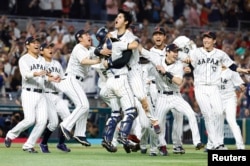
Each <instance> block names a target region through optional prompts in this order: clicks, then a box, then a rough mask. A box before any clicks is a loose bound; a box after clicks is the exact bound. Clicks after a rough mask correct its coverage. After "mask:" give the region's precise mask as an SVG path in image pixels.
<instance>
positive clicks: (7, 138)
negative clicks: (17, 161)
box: [4, 137, 12, 148]
mask: <svg viewBox="0 0 250 166" xmlns="http://www.w3.org/2000/svg"><path fill="white" fill-rule="evenodd" d="M11 143H12V140H11V139H10V138H9V137H6V138H5V140H4V144H5V146H6V148H9V147H10V146H11Z"/></svg>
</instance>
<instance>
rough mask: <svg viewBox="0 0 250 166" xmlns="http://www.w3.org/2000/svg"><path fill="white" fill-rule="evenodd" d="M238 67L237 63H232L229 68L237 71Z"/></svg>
mask: <svg viewBox="0 0 250 166" xmlns="http://www.w3.org/2000/svg"><path fill="white" fill-rule="evenodd" d="M237 68H238V66H237V65H236V64H234V63H233V64H232V65H231V66H229V69H230V70H232V71H236V70H237Z"/></svg>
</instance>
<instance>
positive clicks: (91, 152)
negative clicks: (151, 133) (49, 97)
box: [0, 143, 249, 166]
mask: <svg viewBox="0 0 250 166" xmlns="http://www.w3.org/2000/svg"><path fill="white" fill-rule="evenodd" d="M67 145H68V147H69V148H71V152H70V153H65V152H62V151H59V150H57V148H56V144H54V143H50V144H49V150H50V151H51V153H48V154H45V153H42V152H41V151H40V149H39V147H38V145H36V148H35V149H36V150H38V153H37V154H30V153H28V152H24V151H22V144H19V143H13V144H12V146H11V147H10V148H6V147H5V146H4V144H3V143H1V145H0V165H1V166H80V165H87V166H156V165H157V166H161V165H164V166H165V165H166V164H168V165H169V164H170V165H171V166H205V165H207V153H204V152H203V149H202V150H195V149H194V147H193V146H192V145H184V148H185V150H186V154H183V155H180V154H173V153H172V146H171V145H169V148H170V149H168V151H169V153H170V155H169V156H160V155H158V156H154V157H152V156H149V154H148V153H147V154H141V153H140V151H138V152H131V153H130V154H127V153H126V152H125V151H124V149H123V148H122V146H120V145H119V146H118V152H116V153H109V152H107V151H106V149H104V148H103V147H101V145H92V146H91V147H84V146H81V145H80V144H74V143H69V144H67ZM227 147H228V148H229V149H234V146H233V145H230V146H227ZM248 148H249V146H248Z"/></svg>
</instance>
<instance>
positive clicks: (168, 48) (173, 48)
mask: <svg viewBox="0 0 250 166" xmlns="http://www.w3.org/2000/svg"><path fill="white" fill-rule="evenodd" d="M166 51H168V52H170V51H173V52H175V51H181V48H179V47H178V46H177V45H176V44H174V43H171V44H169V45H167V46H166Z"/></svg>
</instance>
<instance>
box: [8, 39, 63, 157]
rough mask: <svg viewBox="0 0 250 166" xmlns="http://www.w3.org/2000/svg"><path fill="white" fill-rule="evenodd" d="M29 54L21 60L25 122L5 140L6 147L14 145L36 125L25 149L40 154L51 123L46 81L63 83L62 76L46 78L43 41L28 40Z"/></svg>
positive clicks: (20, 123)
mask: <svg viewBox="0 0 250 166" xmlns="http://www.w3.org/2000/svg"><path fill="white" fill-rule="evenodd" d="M25 45H26V48H27V50H28V52H27V53H26V54H25V55H23V56H22V57H21V58H20V59H19V69H20V72H21V75H22V94H21V98H22V107H23V112H24V119H23V120H22V121H21V122H19V123H18V124H17V125H16V126H15V127H14V128H13V129H11V130H10V131H9V132H8V133H7V135H6V138H5V146H6V147H7V148H8V147H10V146H11V142H12V140H13V139H15V138H17V137H18V136H19V134H20V133H21V132H22V131H24V130H26V129H28V128H29V127H31V126H32V125H34V124H35V126H34V128H33V129H32V131H31V133H30V135H29V138H28V139H27V141H26V142H25V143H24V145H23V147H22V149H23V150H24V151H27V152H29V153H37V151H36V150H35V149H34V146H35V144H36V141H37V140H38V138H39V137H40V136H41V134H42V132H43V131H44V129H45V127H46V124H47V104H46V99H45V95H44V81H45V80H47V81H54V82H58V81H60V78H59V79H58V77H52V76H48V75H46V73H47V72H46V68H45V60H44V58H43V57H41V56H39V47H40V39H38V38H34V37H28V38H27V39H26V41H25Z"/></svg>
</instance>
